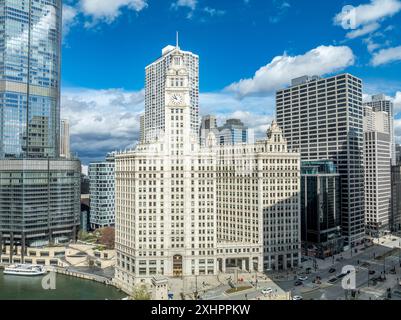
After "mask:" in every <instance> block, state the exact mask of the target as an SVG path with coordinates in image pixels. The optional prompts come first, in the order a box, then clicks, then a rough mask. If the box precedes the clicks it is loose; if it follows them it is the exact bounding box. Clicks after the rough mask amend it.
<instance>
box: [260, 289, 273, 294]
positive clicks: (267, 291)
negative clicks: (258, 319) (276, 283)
mask: <svg viewBox="0 0 401 320" xmlns="http://www.w3.org/2000/svg"><path fill="white" fill-rule="evenodd" d="M272 292H273V289H272V288H265V289H262V293H263V294H264V295H266V294H270V293H272Z"/></svg>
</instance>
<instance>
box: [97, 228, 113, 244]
mask: <svg viewBox="0 0 401 320" xmlns="http://www.w3.org/2000/svg"><path fill="white" fill-rule="evenodd" d="M114 241H115V230H114V228H111V227H107V228H103V229H101V230H100V238H99V243H100V244H102V245H104V246H106V248H107V249H114Z"/></svg>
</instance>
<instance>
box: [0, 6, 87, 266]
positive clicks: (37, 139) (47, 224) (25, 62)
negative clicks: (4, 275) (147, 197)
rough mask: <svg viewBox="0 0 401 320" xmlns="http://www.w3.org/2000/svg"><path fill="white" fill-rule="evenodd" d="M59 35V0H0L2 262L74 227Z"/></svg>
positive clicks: (66, 235)
mask: <svg viewBox="0 0 401 320" xmlns="http://www.w3.org/2000/svg"><path fill="white" fill-rule="evenodd" d="M61 41H62V0H0V258H1V262H3V263H17V262H23V261H24V256H25V254H26V247H27V246H42V245H46V244H48V243H60V242H68V241H69V240H70V239H73V238H74V237H75V236H76V233H77V227H78V225H79V214H80V169H81V166H80V162H79V160H74V159H72V160H68V159H62V158H60V147H59V145H60V70H61V69H60V65H61ZM19 248H20V249H19ZM2 253H3V255H2ZM15 254H17V255H21V257H18V258H15V257H13V256H14V255H15Z"/></svg>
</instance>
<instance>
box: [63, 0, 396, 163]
mask: <svg viewBox="0 0 401 320" xmlns="http://www.w3.org/2000/svg"><path fill="white" fill-rule="evenodd" d="M345 5H352V6H354V8H355V9H354V10H353V11H352V12H351V14H350V15H347V14H342V13H341V12H342V8H343V7H344V6H345ZM63 15H64V40H63V73H62V95H63V98H62V116H63V117H65V118H67V119H69V120H70V122H71V134H72V136H71V139H72V149H73V151H74V152H76V153H77V154H78V155H79V156H80V157H81V159H82V161H83V163H85V164H87V163H88V162H89V161H92V160H98V159H102V158H104V156H105V153H106V152H108V151H112V150H114V149H118V150H120V149H125V148H126V147H129V146H131V145H133V144H134V143H135V141H136V140H137V136H138V131H139V125H138V114H139V113H140V112H141V111H142V110H143V87H144V68H145V66H146V65H147V64H149V63H151V62H152V61H153V60H155V59H156V58H158V57H159V55H160V53H161V49H162V48H163V47H164V46H166V45H168V44H174V42H175V32H176V30H178V31H179V32H180V46H181V48H182V49H184V50H190V51H192V52H195V53H197V54H198V55H199V56H200V89H201V113H202V114H207V113H214V114H217V116H218V117H219V119H220V121H224V120H225V119H226V118H228V117H233V116H234V117H240V118H242V119H243V120H244V121H245V122H246V123H247V124H248V125H249V126H251V127H254V128H255V131H256V133H257V134H259V135H263V133H264V132H265V130H266V129H267V127H268V125H269V122H270V121H271V119H272V118H273V116H274V108H275V103H274V91H275V90H276V89H278V88H281V87H283V86H284V87H285V86H286V85H288V83H289V81H290V79H291V78H293V77H296V76H301V75H303V74H307V73H313V74H318V75H321V76H324V75H329V74H333V73H338V72H345V71H346V72H350V73H353V74H354V75H356V76H358V77H360V78H362V79H363V80H364V83H365V90H364V91H365V93H366V94H367V95H368V94H374V93H377V92H384V93H385V94H386V95H388V96H389V97H391V98H393V99H394V100H395V104H396V110H397V112H399V111H401V76H400V75H401V23H400V22H401V0H361V1H341V0H338V1H337V0H331V1H317V0H296V1H295V0H271V1H268V0H231V1H228V0H220V1H211V0H147V1H146V0H70V1H68V0H64V14H63ZM348 18H351V19H348ZM347 21H349V22H350V24H348V25H345V24H344V22H347ZM344 27H345V28H344ZM348 27H351V29H348ZM397 118H398V117H397ZM396 133H397V136H401V123H400V124H398V121H396Z"/></svg>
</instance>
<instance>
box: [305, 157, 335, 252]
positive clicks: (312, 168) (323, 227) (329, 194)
mask: <svg viewBox="0 0 401 320" xmlns="http://www.w3.org/2000/svg"><path fill="white" fill-rule="evenodd" d="M301 220H302V227H301V230H302V231H301V237H302V242H303V244H304V245H303V247H304V248H305V254H307V255H316V256H317V257H319V258H322V257H327V256H331V255H333V254H336V253H339V252H341V251H342V249H343V238H342V236H341V202H340V175H339V174H338V173H337V168H336V166H335V165H334V163H333V162H332V161H329V160H320V161H302V164H301Z"/></svg>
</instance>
